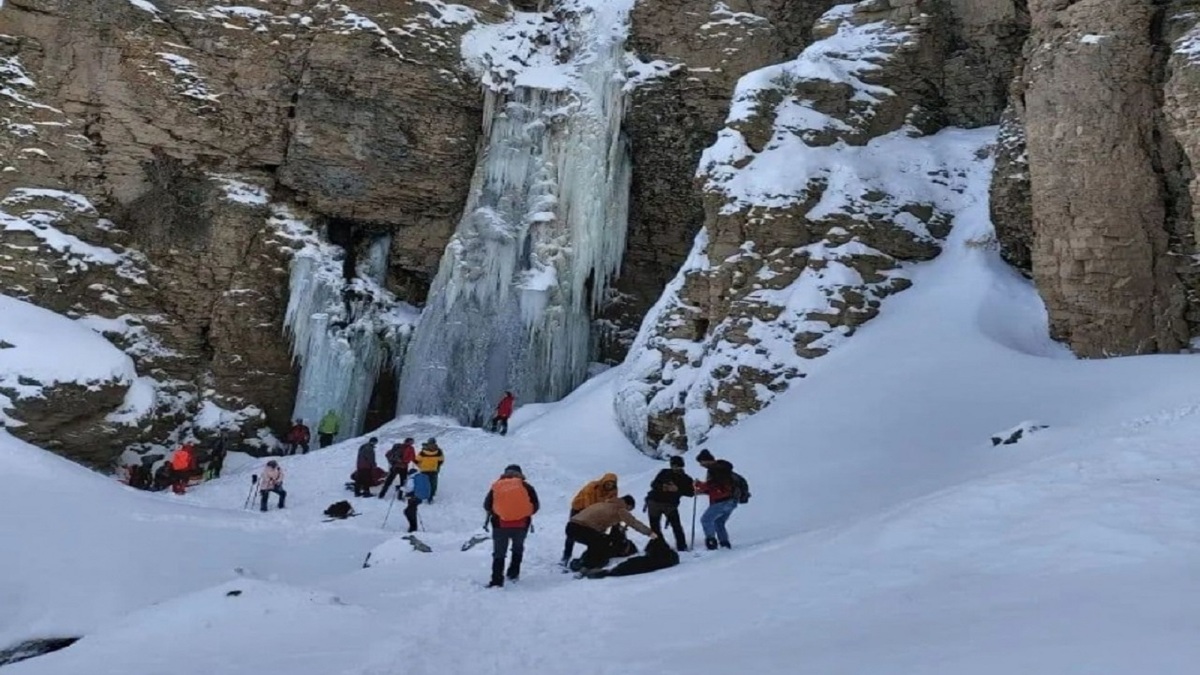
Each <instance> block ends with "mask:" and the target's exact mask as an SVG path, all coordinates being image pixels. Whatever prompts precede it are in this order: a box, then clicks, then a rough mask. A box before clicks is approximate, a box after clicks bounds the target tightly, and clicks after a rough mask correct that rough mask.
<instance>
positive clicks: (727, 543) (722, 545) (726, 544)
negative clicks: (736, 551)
mask: <svg viewBox="0 0 1200 675" xmlns="http://www.w3.org/2000/svg"><path fill="white" fill-rule="evenodd" d="M720 545H721V548H729V549H732V548H733V547H732V546H730V545H729V542H727V541H723V542H721V544H720Z"/></svg>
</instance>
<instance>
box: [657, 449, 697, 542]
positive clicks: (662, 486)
mask: <svg viewBox="0 0 1200 675" xmlns="http://www.w3.org/2000/svg"><path fill="white" fill-rule="evenodd" d="M695 496H696V490H695V481H693V480H692V477H691V476H689V475H687V472H686V471H684V470H683V457H681V456H679V455H674V456H672V457H671V468H669V469H663V470H662V471H659V472H658V475H657V476H655V477H654V480H653V481H651V482H650V493H649V494H647V495H646V512H647V514H648V515H649V518H650V529H652V530H654V532H655V534H657V535H658V536H660V537H661V536H662V519H663V518H664V517H665V518H666V519H667V523H669V524H670V525H671V531H672V532H673V533H674V534H675V549H676V550H679V551H686V550H687V549H688V540H687V534H686V533H685V532H684V531H683V523H682V522H681V521H680V519H679V500H680V499H681V498H683V497H695Z"/></svg>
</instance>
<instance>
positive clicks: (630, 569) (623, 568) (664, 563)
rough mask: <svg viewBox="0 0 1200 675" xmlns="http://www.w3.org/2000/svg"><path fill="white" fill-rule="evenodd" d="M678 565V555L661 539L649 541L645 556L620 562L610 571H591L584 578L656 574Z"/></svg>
mask: <svg viewBox="0 0 1200 675" xmlns="http://www.w3.org/2000/svg"><path fill="white" fill-rule="evenodd" d="M678 564H679V554H678V553H676V552H675V551H672V550H671V546H670V545H669V544H667V542H665V541H663V540H662V538H661V537H659V538H658V539H651V540H650V541H649V543H647V544H646V553H645V555H640V556H638V557H636V558H630V559H629V560H626V561H624V562H622V563H621V564H620V565H617V566H616V567H614V568H612V569H611V570H605V569H600V570H592V571H590V572H588V573H587V574H585V575H584V576H585V577H587V578H589V579H603V578H604V577H627V576H631V575H634V574H646V573H648V572H657V571H658V570H665V569H667V568H668V567H674V566H676V565H678Z"/></svg>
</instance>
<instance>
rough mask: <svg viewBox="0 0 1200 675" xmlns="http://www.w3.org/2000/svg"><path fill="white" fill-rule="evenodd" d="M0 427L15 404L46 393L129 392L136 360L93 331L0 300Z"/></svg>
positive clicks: (20, 303)
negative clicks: (75, 388) (70, 387)
mask: <svg viewBox="0 0 1200 675" xmlns="http://www.w3.org/2000/svg"><path fill="white" fill-rule="evenodd" d="M0 317H2V320H0V423H5V424H11V425H18V424H21V422H20V421H18V420H14V419H12V418H10V417H8V416H7V415H5V414H4V411H5V410H6V409H9V408H10V407H11V406H12V404H13V402H14V401H13V399H14V398H16V399H19V398H25V397H37V396H41V395H42V393H43V389H44V388H45V387H53V386H55V385H58V384H76V385H79V386H81V387H90V386H98V385H101V384H104V385H110V386H111V385H117V386H123V387H128V386H130V385H131V384H132V383H133V381H134V379H135V378H136V377H137V372H136V370H135V369H134V366H133V360H132V359H130V358H129V357H128V356H126V355H125V354H124V353H122V352H121V351H120V350H119V349H117V348H116V347H114V346H112V344H111V343H109V342H108V341H107V340H105V339H104V338H103V337H101V336H100V335H99V334H98V333H96V332H94V331H92V330H91V329H89V328H87V327H85V326H83V325H81V324H79V323H76V322H74V321H71V320H70V319H68V318H66V317H64V316H62V315H59V314H55V313H54V312H51V311H50V310H47V309H43V308H41V307H38V306H36V305H31V304H29V303H28V302H23V301H21V300H17V299H16V298H12V297H9V296H7V295H0Z"/></svg>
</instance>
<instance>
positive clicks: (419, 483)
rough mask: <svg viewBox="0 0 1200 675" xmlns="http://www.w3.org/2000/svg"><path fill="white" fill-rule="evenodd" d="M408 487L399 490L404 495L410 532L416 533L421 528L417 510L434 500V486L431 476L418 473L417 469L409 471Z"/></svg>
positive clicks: (405, 513) (401, 487) (405, 511)
mask: <svg viewBox="0 0 1200 675" xmlns="http://www.w3.org/2000/svg"><path fill="white" fill-rule="evenodd" d="M408 477H409V481H408V483H407V485H408V487H407V488H405V486H404V485H401V486H400V488H399V490H400V492H401V493H402V494H403V495H404V502H405V506H404V517H405V518H406V519H407V520H408V531H409V532H410V533H411V532H416V531H417V530H418V529H419V528H418V525H419V524H420V521H418V520H417V508H418V507H419V506H421V502H427V501H429V500H430V499H432V498H433V486H431V485H430V484H429V476H426V475H425V474H423V473H420V472H418V471H417V470H416V469H415V468H414V469H409V472H408Z"/></svg>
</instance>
